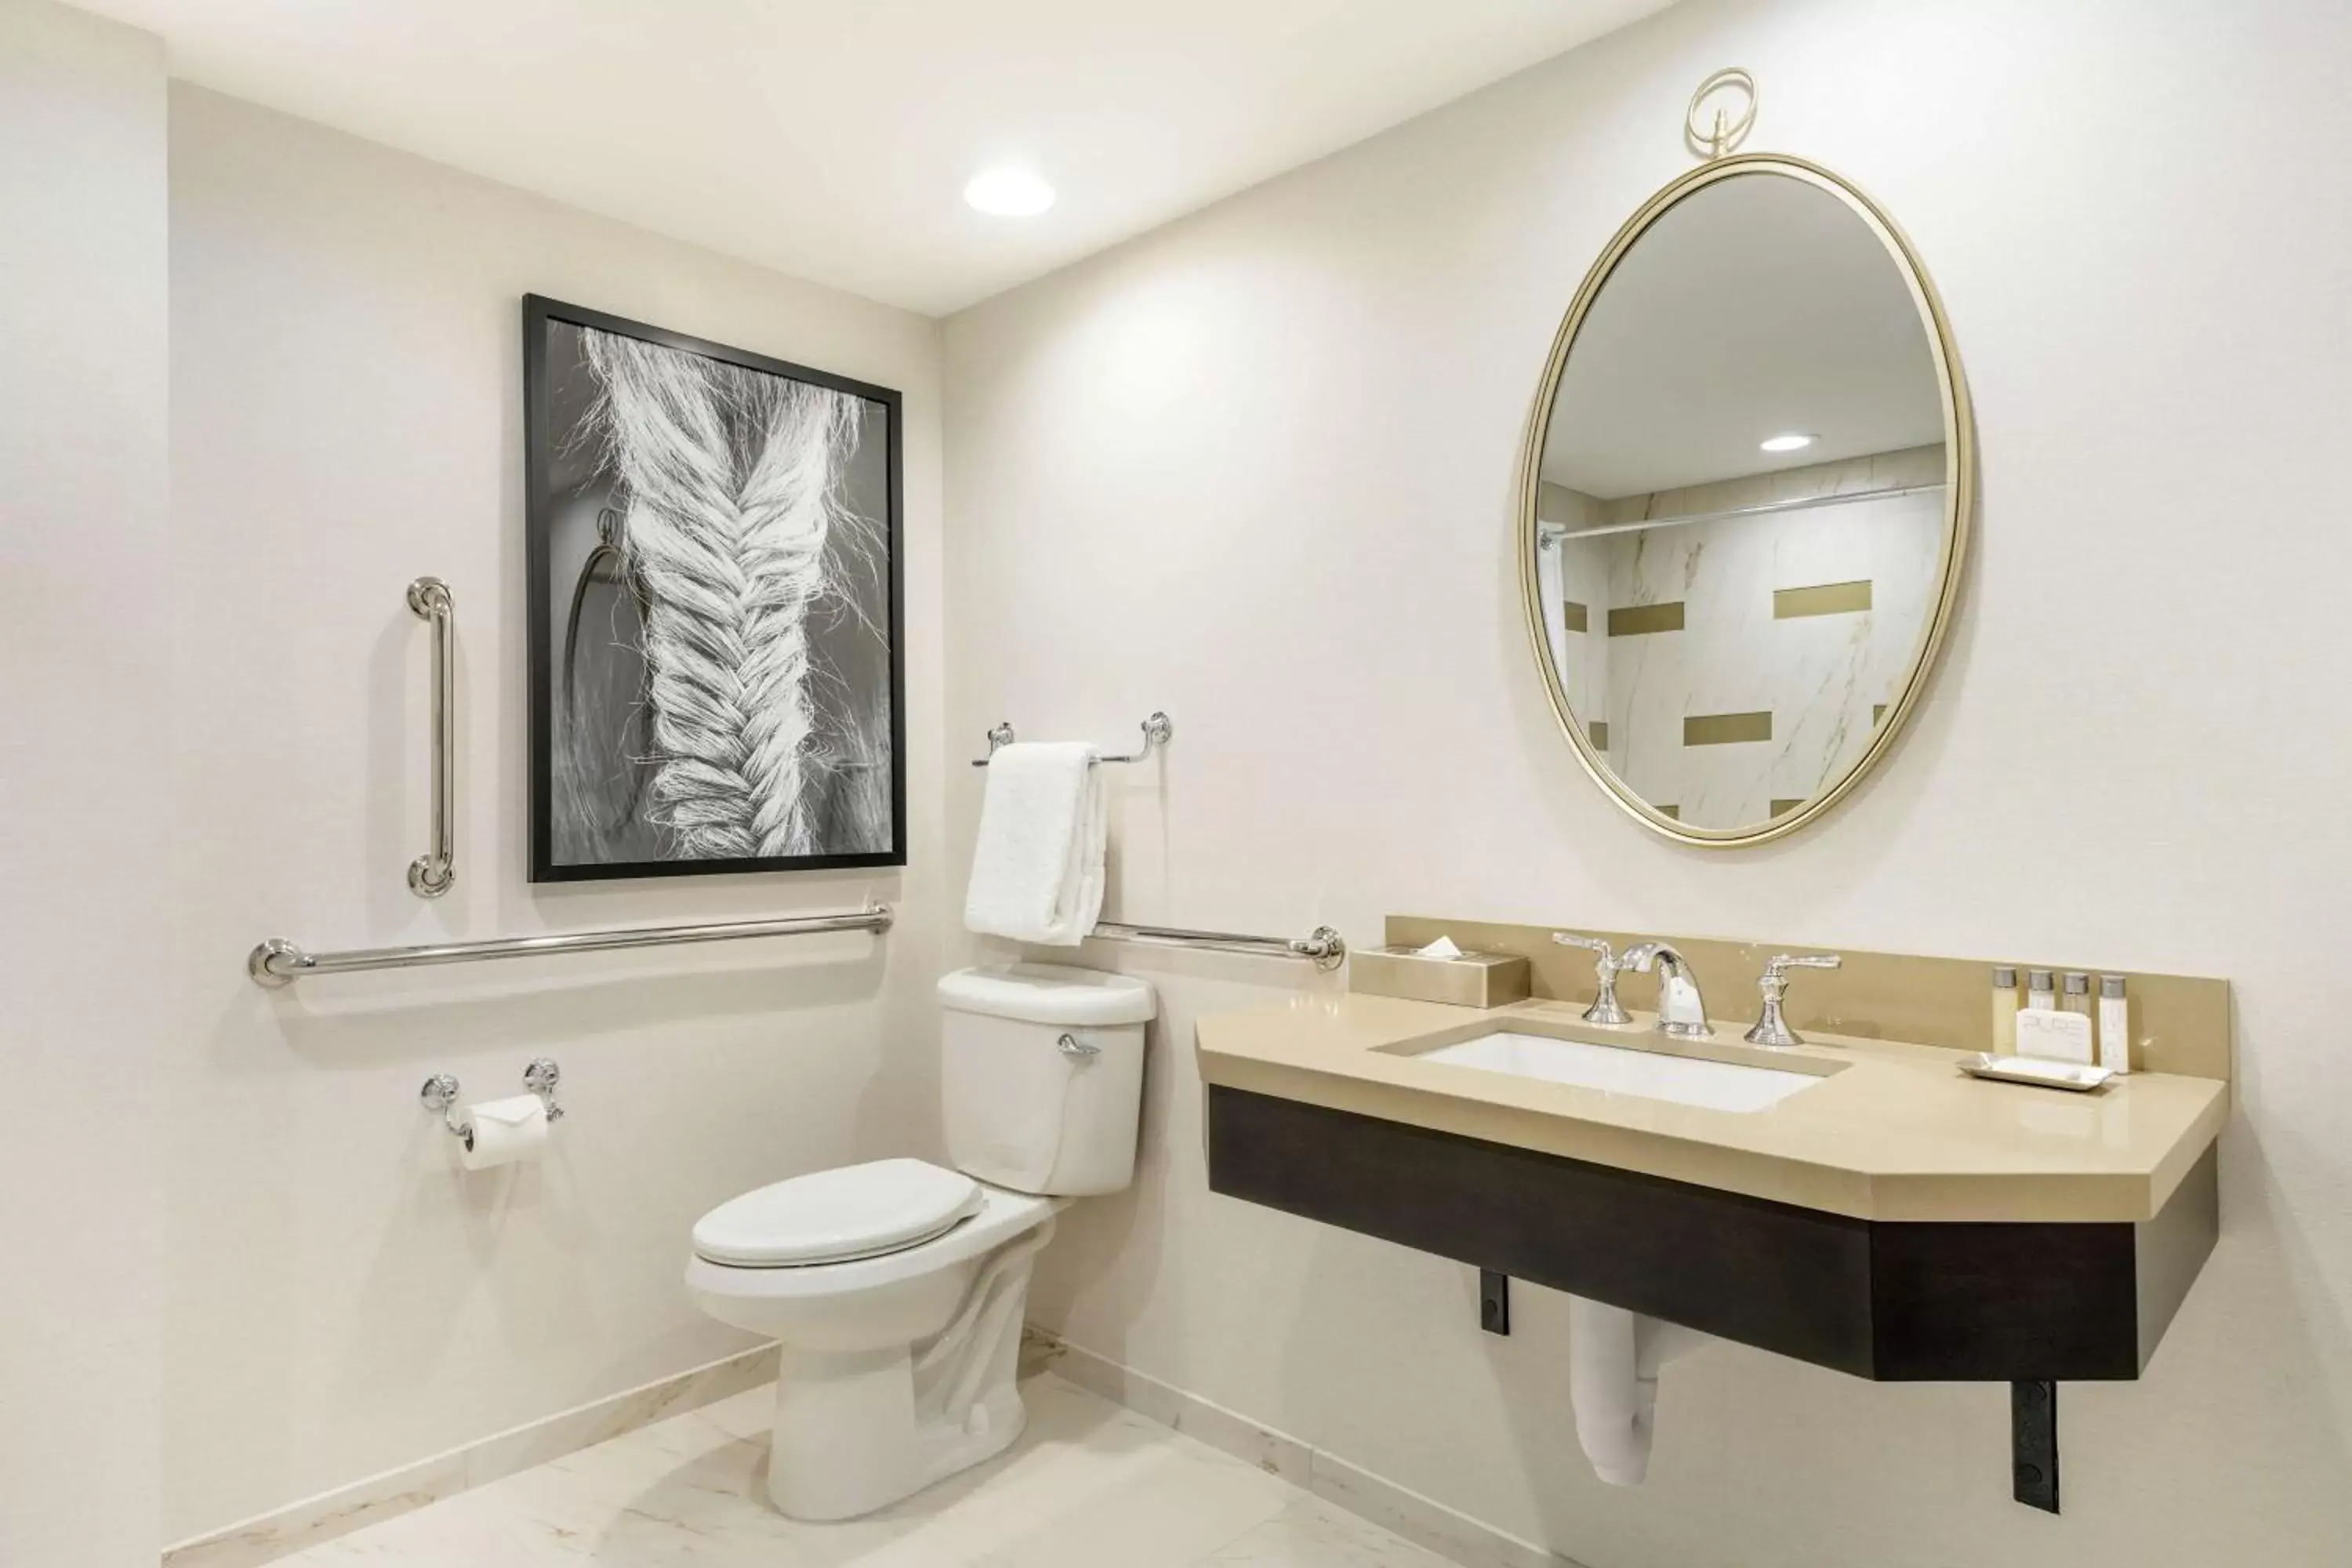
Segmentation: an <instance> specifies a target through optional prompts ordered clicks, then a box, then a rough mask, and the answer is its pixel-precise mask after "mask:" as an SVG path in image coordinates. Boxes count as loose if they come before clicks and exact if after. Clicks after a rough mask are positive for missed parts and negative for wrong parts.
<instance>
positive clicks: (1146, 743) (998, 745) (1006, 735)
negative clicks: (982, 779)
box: [971, 713, 1176, 768]
mask: <svg viewBox="0 0 2352 1568" xmlns="http://www.w3.org/2000/svg"><path fill="white" fill-rule="evenodd" d="M1175 738H1176V726H1175V724H1174V723H1173V722H1171V721H1170V719H1169V717H1168V715H1167V714H1165V713H1154V714H1153V715H1152V716H1151V717H1150V718H1149V719H1146V720H1145V721H1143V745H1142V747H1141V748H1140V749H1139V750H1138V751H1134V752H1129V753H1128V754H1127V755H1125V756H1120V757H1112V756H1101V757H1097V758H1096V759H1095V761H1096V762H1098V763H1139V762H1142V761H1144V760H1145V759H1146V758H1148V757H1150V755H1151V753H1152V752H1156V751H1158V750H1159V749H1160V747H1162V746H1164V745H1166V744H1167V743H1168V742H1171V741H1172V740H1174V739H1175ZM1017 739H1019V737H1018V736H1016V735H1015V734H1014V733H1013V721H1011V720H1009V719H1008V720H1006V721H1003V723H1001V724H998V725H997V726H996V727H995V728H993V729H992V730H991V731H989V732H988V757H992V756H994V755H996V753H997V752H999V751H1000V750H1002V749H1003V747H1006V746H1009V745H1011V744H1013V742H1014V741H1015V740H1017ZM988 757H974V758H972V760H971V765H972V766H973V767H976V768H984V767H986V766H988Z"/></svg>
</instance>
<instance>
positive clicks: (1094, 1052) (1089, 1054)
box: [1054, 1035, 1102, 1064]
mask: <svg viewBox="0 0 2352 1568" xmlns="http://www.w3.org/2000/svg"><path fill="white" fill-rule="evenodd" d="M1054 1048H1055V1049H1056V1050H1058V1051H1060V1052H1061V1053H1062V1054H1063V1055H1064V1056H1066V1057H1067V1058H1070V1059H1071V1060H1072V1061H1074V1062H1078V1063H1081V1064H1083V1063H1086V1062H1090V1061H1092V1060H1094V1059H1095V1058H1097V1057H1098V1056H1100V1055H1102V1047H1100V1046H1096V1045H1089V1044H1087V1042H1086V1041H1084V1040H1082V1039H1080V1038H1078V1037H1077V1036H1076V1035H1064V1036H1063V1037H1061V1038H1060V1039H1058V1040H1055V1042H1054Z"/></svg>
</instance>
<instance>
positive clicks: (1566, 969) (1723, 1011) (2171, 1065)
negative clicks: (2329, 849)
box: [1386, 806, 2232, 1099]
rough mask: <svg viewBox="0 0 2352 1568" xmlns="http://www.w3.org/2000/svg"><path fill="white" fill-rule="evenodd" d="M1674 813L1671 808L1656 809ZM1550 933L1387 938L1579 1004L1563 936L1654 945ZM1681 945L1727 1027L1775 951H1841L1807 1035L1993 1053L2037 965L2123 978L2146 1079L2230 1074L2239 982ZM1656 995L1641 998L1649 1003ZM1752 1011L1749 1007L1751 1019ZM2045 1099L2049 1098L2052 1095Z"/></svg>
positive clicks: (1448, 927) (1470, 924) (1800, 1025)
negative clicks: (2004, 985) (1462, 952)
mask: <svg viewBox="0 0 2352 1568" xmlns="http://www.w3.org/2000/svg"><path fill="white" fill-rule="evenodd" d="M1658 809H1659V810H1661V811H1664V812H1665V813H1666V815H1668V816H1673V815H1674V812H1673V809H1672V808H1671V807H1667V806H1661V807H1659V808H1658ZM1556 913H1557V915H1558V917H1559V918H1558V919H1557V920H1555V921H1552V922H1551V923H1549V924H1547V925H1540V926H1522V925H1502V924H1496V923H1490V922H1486V921H1469V920H1462V919H1459V918H1452V919H1445V920H1435V919H1430V918H1426V917H1423V916H1419V915H1391V916H1390V917H1389V918H1388V930H1387V932H1386V940H1388V941H1389V942H1396V943H1402V944H1403V945H1405V946H1409V947H1419V946H1421V945H1423V943H1425V942H1434V941H1436V940H1437V939H1438V938H1439V937H1441V936H1450V937H1452V938H1453V939H1454V941H1455V942H1459V943H1461V944H1462V945H1463V946H1464V947H1465V948H1472V949H1475V950H1476V951H1477V952H1516V953H1520V954H1522V955H1524V956H1525V957H1526V958H1527V960H1528V963H1530V964H1531V965H1532V966H1533V968H1534V970H1535V994H1537V995H1538V996H1544V997H1558V998H1559V999H1561V1000H1564V1001H1570V1002H1574V1003H1576V1004H1578V1005H1583V1004H1584V1003H1587V1002H1590V1001H1591V1000H1592V985H1593V982H1592V955H1591V953H1587V952H1578V951H1577V950H1576V949H1574V948H1568V947H1558V946H1555V945H1554V944H1553V942H1552V940H1551V933H1552V932H1553V931H1555V930H1557V929H1559V927H1560V926H1562V925H1565V926H1567V927H1568V928H1569V929H1570V930H1572V931H1584V932H1586V933H1588V934H1590V935H1592V936H1598V937H1606V938H1607V939H1608V940H1610V941H1611V942H1615V943H1616V944H1617V945H1618V946H1619V947H1620V948H1621V949H1622V948H1624V947H1627V946H1630V945H1631V944H1633V943H1634V942H1649V941H1652V940H1654V938H1652V937H1650V936H1648V935H1641V934H1636V933H1634V932H1632V931H1608V930H1604V929H1603V928H1602V927H1601V926H1599V925H1588V924H1586V923H1584V922H1583V921H1579V920H1577V919H1576V918H1575V911H1574V910H1570V909H1561V910H1558V911H1556ZM1675 948H1676V949H1678V950H1679V951H1680V952H1681V953H1682V955H1683V957H1684V958H1685V959H1686V960H1688V961H1689V963H1690V966H1691V971H1692V973H1694V974H1695V975H1696V976H1697V979H1698V983H1699V984H1701V985H1702V986H1704V987H1705V988H1706V995H1707V1000H1708V1001H1710V1002H1712V1003H1714V1004H1715V1005H1716V1007H1717V1012H1718V1021H1719V1022H1730V1021H1733V1020H1737V1019H1741V1018H1745V1017H1747V1016H1749V1015H1750V1014H1751V1013H1752V1012H1753V1010H1754V1004H1755V1000H1756V976H1757V974H1758V973H1759V972H1761V971H1762V969H1763V967H1764V961H1765V960H1766V959H1767V958H1769V957H1770V956H1771V955H1772V954H1774V953H1776V952H1843V954H1844V955H1845V967H1844V968H1843V969H1830V970H1822V971H1820V972H1818V973H1814V972H1808V973H1807V974H1806V975H1805V978H1804V983H1803V984H1801V985H1799V986H1797V987H1796V988H1795V989H1794V990H1792V991H1790V993H1789V1002H1788V1010H1789V1023H1790V1026H1791V1027H1793V1028H1795V1029H1796V1030H1797V1031H1798V1032H1799V1033H1803V1032H1805V1031H1806V1030H1809V1029H1822V1030H1826V1031H1829V1032H1831V1033H1833V1034H1840V1035H1858V1036H1861V1037H1864V1038H1876V1039H1886V1040H1910V1041H1913V1042H1915V1043H1916V1044H1919V1045H1924V1046H1943V1047H1948V1048H1950V1049H1952V1050H1960V1051H1983V1050H1990V1049H1991V1048H1992V1046H1991V1040H1992V993H1991V988H1990V979H1991V965H1992V964H1993V963H1995V962H1999V963H2020V964H2032V965H2034V966H2036V967H2039V968H2045V969H2059V970H2064V969H2080V970H2084V971H2086V972H2088V973H2101V972H2103V971H2104V972H2105V973H2110V974H2114V973H2125V974H2126V976H2127V978H2126V987H2127V989H2128V991H2129V993H2130V995H2131V1005H2132V1067H2133V1068H2134V1069H2135V1070H2137V1071H2140V1072H2178V1073H2188V1074H2189V1075H2190V1076H2192V1077H2196V1078H2218V1079H2227V1078H2229V1077H2231V1054H2232V1038H2231V1019H2230V1012H2231V1009H2230V983H2229V982H2228V981H2226V980H2214V979H2208V978H2204V977H2201V976H2193V975H2184V974H2157V973H2149V972H2147V971H2145V970H2133V971H2128V972H2126V971H2122V970H2119V969H2117V968H2116V967H2115V966H2114V965H2112V964H2101V963H2095V962H2084V959H2083V957H2082V955H2081V954H2079V953H2077V954H2072V955H2070V954H2067V953H2064V952H2032V951H2028V952H2012V953H2007V954H2003V955H2001V956H2000V957H1999V958H1998V959H1997V960H1995V959H1981V958H1973V959H1971V958H1932V957H1926V956H1922V955H1918V954H1912V953H1895V952H1864V951H1861V950H1858V949H1855V948H1851V947H1846V948H1829V947H1823V946H1822V945H1820V944H1818V943H1815V942H1807V941H1805V940H1804V939H1803V938H1802V937H1801V936H1797V937H1794V938H1792V937H1791V936H1790V934H1789V933H1787V932H1785V931H1784V932H1783V933H1782V934H1781V935H1780V936H1779V937H1777V938H1774V939H1772V940H1770V941H1756V942H1740V941H1736V940H1732V941H1727V940H1709V939H1707V938H1705V937H1696V936H1692V937H1685V936H1679V935H1678V936H1676V937H1675ZM1647 996H1648V993H1646V992H1644V993H1643V994H1642V998H1643V999H1646V998H1647ZM1743 1009H1745V1011H1743ZM2042 1098H2043V1099H2047V1098H2050V1097H2047V1096H2043V1097H2042Z"/></svg>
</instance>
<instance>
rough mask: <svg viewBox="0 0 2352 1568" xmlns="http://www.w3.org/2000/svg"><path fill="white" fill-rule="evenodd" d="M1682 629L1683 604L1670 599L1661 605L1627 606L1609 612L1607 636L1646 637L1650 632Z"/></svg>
mask: <svg viewBox="0 0 2352 1568" xmlns="http://www.w3.org/2000/svg"><path fill="white" fill-rule="evenodd" d="M1682 629H1683V602H1682V601H1681V600H1680V599H1670V600H1668V601H1667V602H1666V603H1664V604H1663V605H1626V606H1625V607H1624V608H1622V609H1619V610H1612V611H1610V612H1609V635H1610V636H1611V637H1646V636H1647V635H1649V634H1650V633H1652V632H1678V631H1680V630H1682Z"/></svg>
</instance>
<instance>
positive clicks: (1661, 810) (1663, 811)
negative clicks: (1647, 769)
mask: <svg viewBox="0 0 2352 1568" xmlns="http://www.w3.org/2000/svg"><path fill="white" fill-rule="evenodd" d="M1652 809H1654V811H1656V812H1657V814H1658V815H1659V816H1671V817H1673V818H1674V819H1675V821H1676V822H1680V821H1681V820H1682V819H1683V808H1682V807H1681V806H1679V805H1661V806H1655V807H1653V808H1652ZM1429 940H1430V941H1432V942H1435V941H1436V940H1437V939H1436V938H1435V937H1432V938H1430V939H1429Z"/></svg>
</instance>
